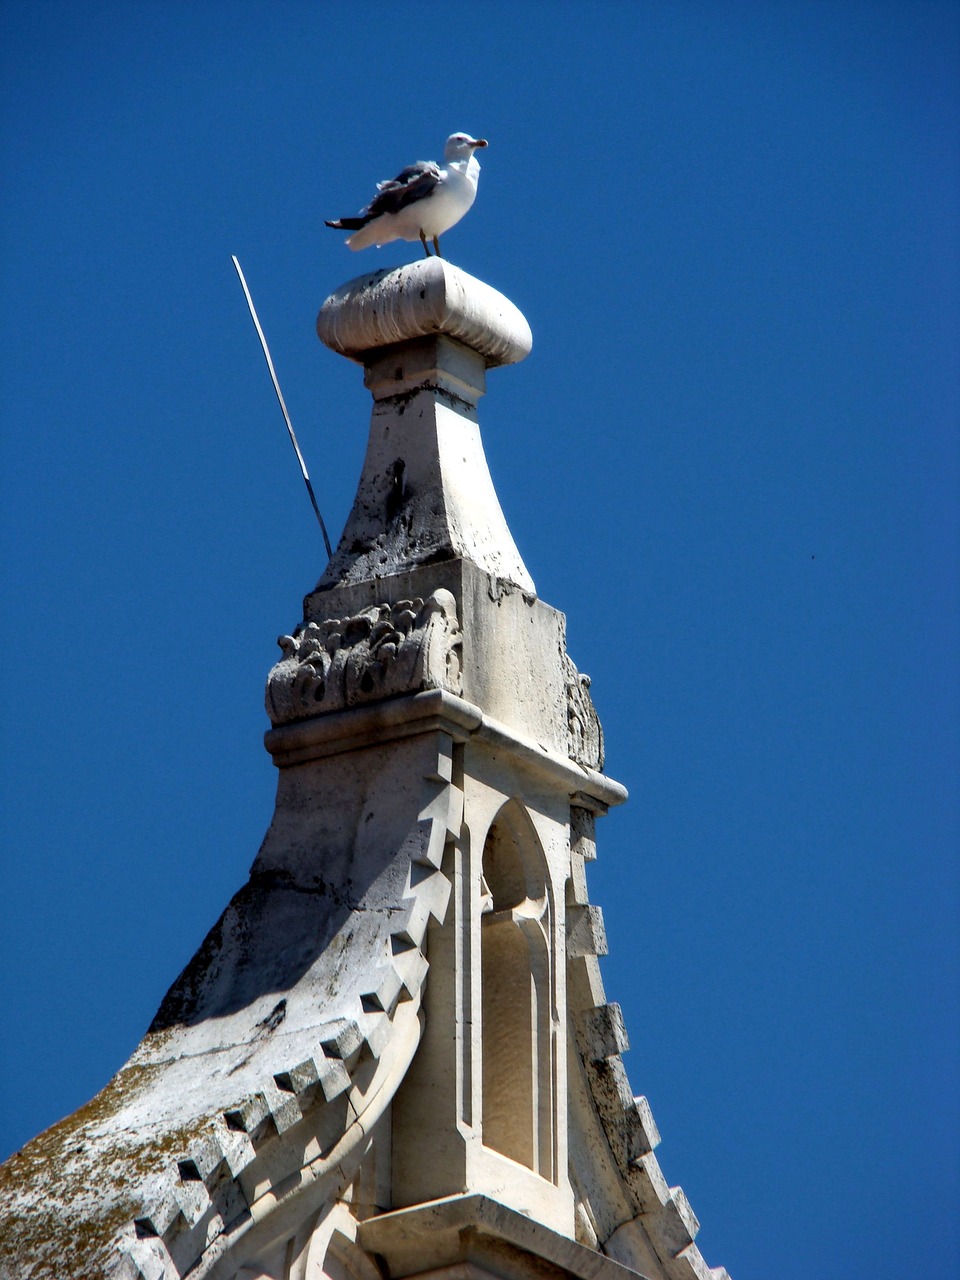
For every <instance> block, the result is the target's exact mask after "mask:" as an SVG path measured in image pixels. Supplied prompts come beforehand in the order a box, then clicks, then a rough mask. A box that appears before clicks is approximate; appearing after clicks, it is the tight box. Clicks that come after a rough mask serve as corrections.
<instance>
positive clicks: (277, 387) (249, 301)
mask: <svg viewBox="0 0 960 1280" xmlns="http://www.w3.org/2000/svg"><path fill="white" fill-rule="evenodd" d="M230 256H231V258H232V259H233V265H234V266H235V267H236V269H237V275H238V276H239V277H240V284H241V285H242V286H243V296H244V297H245V298H246V300H247V306H248V307H249V308H250V318H251V319H252V320H253V323H254V327H255V328H256V331H257V337H258V338H259V339H260V346H261V347H262V348H263V356H264V359H265V360H266V362H267V368H268V369H269V370H270V377H271V378H272V379H273V389H274V391H275V392H276V393H277V399H278V400H279V401H280V409H281V411H282V413H283V420H284V422H285V423H286V424H287V431H288V432H289V433H290V443H291V444H292V445H293V448H294V452H295V453H296V455H297V461H298V462H299V463H300V471H301V473H302V475H303V483H304V484H305V485H306V486H307V493H308V494H309V495H310V501H311V502H312V504H313V509H314V511H315V512H316V515H317V520H318V521H319V524H320V532H321V533H322V534H323V545H324V546H325V547H326V548H327V558H328V559H330V560H332V559H333V548H332V547H331V546H330V539H329V538H328V537H327V526H326V525H325V524H324V523H323V516H322V515H321V514H320V508H319V507H318V506H317V497H316V494H315V493H314V492H313V485H312V484H311V483H310V477H309V475H308V474H307V464H306V463H305V462H304V460H303V454H302V453H301V452H300V446H299V444H297V436H296V432H295V431H294V429H293V423H292V422H291V421H290V415H289V413H287V406H286V405H285V404H284V402H283V392H282V391H281V390H280V383H279V382H278V381H277V372H276V370H275V369H274V367H273V360H272V359H271V358H270V348H269V347H268V346H267V340H266V338H265V337H264V336H263V329H262V327H261V325H260V319H259V317H258V316H257V309H256V307H255V306H254V305H253V299H252V298H251V297H250V290H249V289H248V288H247V282H246V280H245V279H244V276H243V271H242V270H241V268H240V263H239V262H238V261H237V257H236V254H231V255H230Z"/></svg>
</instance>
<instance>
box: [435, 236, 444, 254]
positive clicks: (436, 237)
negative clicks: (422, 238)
mask: <svg viewBox="0 0 960 1280" xmlns="http://www.w3.org/2000/svg"><path fill="white" fill-rule="evenodd" d="M433 247H434V249H435V250H436V254H437V257H438V258H442V257H443V254H442V253H441V252H440V237H439V236H434V237H433Z"/></svg>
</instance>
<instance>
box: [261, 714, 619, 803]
mask: <svg viewBox="0 0 960 1280" xmlns="http://www.w3.org/2000/svg"><path fill="white" fill-rule="evenodd" d="M436 729H442V730H443V731H444V732H446V733H449V734H450V736H451V737H452V738H453V739H454V741H455V742H467V741H471V740H472V741H476V742H481V743H485V744H488V745H490V746H492V747H496V748H499V749H502V750H504V751H506V752H509V753H510V754H511V755H512V756H513V757H514V759H515V760H516V761H517V763H518V764H520V765H521V767H523V768H525V769H528V770H531V771H533V772H535V773H539V774H540V775H541V776H542V777H545V778H548V779H549V780H550V781H551V782H552V784H553V785H554V786H559V787H563V788H564V789H565V790H566V792H567V794H568V795H570V796H571V797H573V796H579V797H580V798H579V800H578V803H579V804H581V805H582V806H583V807H585V808H592V809H594V811H595V812H604V811H605V810H606V809H608V808H610V807H612V806H613V805H617V804H622V803H623V802H624V801H625V800H626V798H627V790H626V787H624V786H622V785H621V784H620V783H619V782H615V781H614V780H613V779H612V778H608V777H607V776H606V775H605V774H602V773H598V772H597V770H595V769H591V768H589V767H588V766H586V765H580V764H577V763H576V762H575V761H574V760H571V759H569V758H568V757H565V756H561V755H559V754H557V753H556V752H554V751H549V750H548V749H547V748H546V747H543V746H541V745H540V744H539V743H537V742H534V741H532V740H531V739H530V738H527V737H524V736H523V735H522V734H519V733H517V732H515V731H514V730H513V729H509V728H507V726H506V725H504V724H501V723H500V722H499V721H497V720H494V719H492V718H491V717H490V716H487V715H485V714H484V712H483V711H481V710H480V708H479V707H476V706H474V705H473V704H472V703H470V702H467V701H465V700H464V699H463V698H459V697H457V696H456V695H455V694H452V693H448V692H447V691H446V690H445V689H428V690H424V691H422V692H420V693H413V694H408V695H407V696H405V697H399V698H391V699H386V700H384V701H381V702H376V703H372V704H371V705H369V706H360V707H352V708H349V709H348V710H345V711H334V712H330V713H329V714H327V715H322V716H316V717H314V718H313V719H312V720H300V721H297V722H295V723H294V724H285V725H278V726H277V727H276V728H274V729H269V730H268V731H267V733H266V734H265V735H264V743H265V745H266V748H267V750H268V751H269V752H270V754H271V755H272V756H273V759H274V763H275V764H276V765H277V766H278V767H281V768H282V767H284V766H286V765H293V764H304V763H306V762H307V761H309V760H319V759H322V758H323V757H325V756H332V755H338V754H339V753H340V752H343V751H355V750H357V749H359V748H361V747H367V746H369V745H370V744H371V743H372V742H390V741H392V740H393V739H396V738H406V737H411V736H413V735H415V734H420V733H429V732H431V731H432V730H436Z"/></svg>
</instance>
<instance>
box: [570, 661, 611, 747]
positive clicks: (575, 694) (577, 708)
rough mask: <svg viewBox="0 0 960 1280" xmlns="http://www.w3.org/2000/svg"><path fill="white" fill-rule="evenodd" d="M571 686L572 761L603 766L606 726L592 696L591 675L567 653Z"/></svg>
mask: <svg viewBox="0 0 960 1280" xmlns="http://www.w3.org/2000/svg"><path fill="white" fill-rule="evenodd" d="M563 658H564V678H565V681H566V685H567V741H568V751H569V753H570V758H571V760H576V762H577V764H582V765H586V766H587V767H588V768H590V769H602V768H603V729H602V728H601V727H600V717H599V716H598V715H597V709H596V707H595V706H594V705H593V699H592V698H591V697H590V677H589V676H585V675H581V673H580V672H579V671H578V670H577V668H576V667H575V666H574V664H573V661H572V660H571V658H570V655H569V654H566V653H565V654H564V655H563Z"/></svg>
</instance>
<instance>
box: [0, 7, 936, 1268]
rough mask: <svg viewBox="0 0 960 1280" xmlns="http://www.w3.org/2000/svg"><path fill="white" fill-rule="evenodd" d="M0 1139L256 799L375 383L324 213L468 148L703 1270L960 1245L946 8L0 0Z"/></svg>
mask: <svg viewBox="0 0 960 1280" xmlns="http://www.w3.org/2000/svg"><path fill="white" fill-rule="evenodd" d="M0 62H2V77H0V80H2V83H0V108H2V109H0V142H2V156H3V175H2V183H3V211H2V213H0V234H2V255H0V281H2V292H3V297H4V307H3V310H2V315H0V341H2V350H3V352H4V357H5V358H4V371H3V378H2V385H0V405H2V414H3V449H4V458H3V495H2V517H0V518H2V536H3V593H4V606H5V607H4V609H3V617H2V632H0V634H2V640H3V648H4V662H3V672H4V677H3V679H4V684H3V694H4V701H3V707H4V730H5V731H4V738H3V741H4V748H5V750H4V754H5V760H4V772H5V775H6V780H7V798H6V801H5V805H4V813H3V817H4V826H5V840H4V846H5V865H4V887H3V904H4V906H3V913H4V917H5V920H4V925H3V936H2V956H0V959H2V972H3V993H2V1013H0V1017H2V1020H3V1027H2V1032H0V1040H2V1058H0V1069H2V1079H0V1154H2V1155H6V1154H8V1153H9V1152H10V1151H12V1150H13V1149H15V1148H16V1147H17V1146H18V1145H19V1144H21V1143H23V1142H24V1141H26V1140H27V1139H28V1138H30V1137H31V1136H32V1135H33V1134H34V1133H36V1132H38V1131H39V1130H40V1129H42V1128H44V1127H45V1126H46V1125H48V1124H50V1123H52V1122H54V1121H55V1120H57V1119H59V1118H60V1117H61V1116H62V1115H64V1114H66V1113H68V1112H70V1111H72V1110H73V1109H75V1108H76V1107H77V1106H79V1105H80V1104H81V1103H83V1102H84V1101H85V1100H86V1099H87V1098H89V1097H90V1096H91V1095H92V1094H93V1093H94V1092H95V1091H96V1090H97V1089H98V1088H100V1087H101V1086H102V1085H103V1084H104V1083H105V1082H106V1081H107V1079H108V1078H109V1077H110V1076H111V1075H112V1074H113V1072H114V1071H115V1070H116V1069H117V1068H118V1067H119V1066H120V1065H121V1064H122V1062H123V1061H124V1060H125V1058H126V1057H127V1055H128V1054H129V1053H130V1051H131V1050H132V1049H133V1047H134V1045H135V1044H136V1042H137V1041H138V1039H139V1038H140V1036H141V1035H142V1033H143V1031H144V1029H145V1028H146V1026H147V1025H148V1023H149V1021H150V1019H151V1017H152V1015H153V1012H154V1011H155V1008H156V1006H157V1005H158V1004H159V1001H160V999H161V997H162V996H163V993H164V991H165V989H166V987H167V986H168V985H169V983H170V982H171V981H172V980H173V979H174V977H175V976H176V974H177V973H178V971H179V970H180V968H181V967H182V966H183V965H184V964H185V963H186V961H187V960H188V959H189V958H190V956H191V955H192V953H193V951H194V950H195V948H196V947H197V945H198V944H199V942H200V941H201V939H202V937H203V935H204V933H205V932H206V930H207V929H208V928H209V926H210V925H211V924H212V923H213V922H214V920H215V919H216V917H217V915H218V914H219V912H220V910H221V909H222V907H223V906H224V905H225V903H226V901H227V900H228V898H229V897H230V895H231V894H232V893H233V892H234V891H235V889H236V888H237V887H238V886H239V885H240V884H241V883H242V881H243V880H244V878H245V876H246V873H247V870H248V868H249V865H250V863H251V862H252V860H253V858H254V856H255V854H256V851H257V847H258V845H259V841H260V839H261V837H262V834H263V832H264V831H265V829H266V826H267V824H268V822H269V818H270V814H271V812H272V803H273V788H274V785H275V778H274V774H273V767H272V765H271V763H270V760H269V757H268V756H267V755H266V753H265V752H264V750H263V746H262V741H261V735H262V732H263V729H264V728H265V726H266V719H265V715H264V712H263V709H262V701H261V695H262V685H263V680H264V677H265V675H266V672H267V670H268V669H269V667H270V666H271V665H272V663H273V662H274V661H275V658H276V656H277V652H278V651H277V650H276V649H275V646H274V637H275V636H277V635H278V634H280V633H282V632H284V631H288V630H289V629H290V628H291V627H292V626H293V625H294V624H295V623H296V622H297V621H298V619H299V616H300V601H301V597H302V596H303V594H304V593H305V592H306V591H308V590H309V589H310V588H311V587H312V585H313V584H314V582H315V581H316V579H317V578H318V577H319V575H320V572H321V571H322V569H323V565H324V557H323V552H322V544H321V543H320V540H319V537H318V534H317V530H316V526H315V523H314V521H313V517H312V514H311V512H310V508H309V505H308V504H307V501H306V498H305V495H304V493H303V490H302V485H301V481H300V477H299V474H298V472H297V468H296V463H295V460H294V458H293V455H292V453H291V452H290V449H289V444H288V441H287V439H286V436H285V432H284V430H283V424H282V421H281V419H280V417H279V414H278V412H277V408H276V405H275V403H274V401H273V392H272V390H271V388H270V385H269V381H268V379H267V375H266V372H265V369H264V368H263V365H262V358H261V356H260V353H259V349H258V347H257V344H256V338H255V335H254V333H253V330H252V327H251V325H250V321H249V318H248V316H247V313H246V308H245V305H244V302H243V297H242V294H241V293H240V290H239V286H238V284H237V281H236V278H235V276H234V273H233V269H232V267H231V264H230V255H231V254H232V253H236V254H237V255H238V256H239V258H240V260H241V262H242V264H243V266H244V269H245V271H246V274H247V278H248V281H249V283H250V286H251V289H252V291H253V295H254V298H255V300H256V302H257V305H258V308H259V311H260V315H261V319H262V321H263V324H264V327H265V329H266V332H267V335H268V338H269V340H270V343H271V347H272V349H273V355H274V359H275V362H276V365H277V369H278V372H279V375H280V378H281V381H282V384H283V388H284V393H285V396H286V399H287V403H288V405H289V407H290V410H291V413H292V416H293V420H294V423H295V425H296V426H297V429H298V432H299V435H300V438H301V444H302V447H303V450H304V453H305V455H306V457H307V461H308V463H309V465H310V468H311V472H312V475H313V478H314V482H315V487H316V489H317V492H318V495H319V498H320V502H321V507H322V509H323V511H324V514H325V517H326V519H327V522H328V524H329V525H330V527H331V532H334V531H336V532H339V529H340V528H341V527H342V523H343V520H344V518H345V516H346V513H347V511H348V510H349V506H350V503H351V500H352V497H353V490H354V486H355V483H356V479H357V477H358V474H359V468H360V461H361V458H362V454H363V449H364V444H365V439H366V427H367V420H368V412H369V409H368V404H369V402H368V397H367V394H366V393H365V392H364V391H363V388H362V386H361V380H360V374H359V371H358V370H357V369H356V368H355V367H354V366H352V365H350V364H349V363H348V362H347V361H344V360H342V359H339V358H338V357H336V356H334V355H333V354H332V353H330V352H328V351H326V350H325V349H324V348H323V347H321V345H320V344H319V343H318V341H317V339H316V336H315V333H314V319H315V316H316V312H317V310H318V309H319V306H320V303H321V302H322V301H323V299H324V297H325V296H326V295H327V294H328V293H329V292H330V291H331V290H332V289H333V288H335V287H336V286H337V285H339V284H341V283H343V282H344V281H345V280H347V279H349V278H350V277H351V276H353V275H356V274H358V273H360V272H361V271H363V270H366V269H368V268H372V267H373V266H375V265H389V264H395V263H399V262H402V261H404V260H406V259H407V257H408V256H409V254H410V253H411V252H412V247H405V246H401V245H395V246H391V247H388V248H385V249H384V250H382V251H380V252H379V253H377V252H376V251H373V250H370V251H367V252H365V253H364V254H362V255H358V256H354V255H352V254H350V253H349V252H348V251H347V250H345V249H344V248H343V246H342V243H341V240H342V237H341V236H340V235H338V234H337V233H335V232H332V231H329V230H327V229H326V228H324V226H323V225H322V220H323V218H324V217H335V216H338V215H340V214H343V213H348V212H350V211H352V210H354V209H356V208H358V207H359V206H360V205H361V204H363V203H364V202H365V201H366V199H367V198H368V197H369V195H370V194H371V192H372V184H373V182H374V181H376V180H378V179H380V178H384V177H388V176H391V175H392V174H393V173H395V172H396V171H397V170H398V169H399V168H400V167H401V166H402V165H404V164H407V163H409V162H410V161H412V160H414V159H417V158H429V157H432V156H436V155H438V154H439V151H440V148H441V147H442V143H443V139H444V138H445V136H446V135H447V134H448V133H449V132H451V131H453V130H455V129H465V130H469V131H472V132H475V133H477V134H482V135H483V136H485V137H487V138H489V140H490V146H489V148H488V150H487V151H486V152H484V153H483V154H482V156H481V160H482V163H483V175H482V179H481V184H480V193H479V198H478V201H477V204H476V206H475V208H474V210H473V211H472V212H471V214H470V215H469V217H468V218H467V219H466V220H465V221H464V222H463V223H462V224H461V225H460V226H459V227H458V228H456V229H455V230H454V231H452V232H451V233H450V234H449V236H448V237H447V238H446V239H445V241H444V249H445V252H446V253H447V255H448V256H449V257H450V258H451V259H452V260H453V261H454V262H456V263H457V264H458V265H459V266H462V267H463V268H464V269H465V270H467V271H469V272H471V273H473V274H475V275H477V276H479V277H481V278H482V279H484V280H486V281H488V282H489V283H490V284H492V285H494V286H495V287H497V288H499V289H501V290H502V291H503V292H504V293H506V294H507V295H508V296H509V297H510V298H511V299H512V300H513V301H514V302H516V303H517V305H518V306H520V307H521V309H522V310H523V311H524V313H525V314H526V315H527V317H528V319H529V320H530V323H531V326H532V329H533V333H534V352H533V354H532V356H531V357H530V358H529V360H528V361H526V362H525V363H524V364H523V365H520V366H518V367H516V368H511V369H504V370H500V371H496V372H494V373H493V374H492V375H491V376H490V378H489V386H488V396H487V399H486V400H485V401H484V402H483V403H482V405H481V425H482V429H483V434H484V440H485V444H486V448H487V453H488V457H489V459H490V465H491V469H492V472H493V475H494V480H495V483H496V485H497V489H498V493H499V495H500V499H501V503H502V505H503V508H504V511H505V512H506V515H507V519H508V521H509V523H510V525H511V528H512V530H513V532H514V535H515V538H516V541H517V543H518V545H519V547H520V550H521V553H522V555H523V556H524V559H525V561H526V563H527V566H528V567H529V569H530V571H531V573H532V574H533V577H534V579H535V581H536V583H537V586H538V590H539V593H540V595H541V596H542V597H543V598H544V599H545V600H546V601H548V602H549V603H550V604H553V605H555V606H556V607H558V608H560V609H562V610H563V611H564V612H565V613H566V614H567V618H568V632H569V643H570V649H571V652H572V654H573V656H574V658H575V660H576V661H577V663H578V665H579V666H580V667H581V669H584V670H586V671H588V672H589V673H590V674H591V676H592V677H593V681H594V684H593V691H594V694H595V696H596V701H597V704H598V707H599V709H600V712H601V716H602V718H603V722H604V727H605V731H606V738H607V764H608V771H609V772H610V773H611V775H612V776H614V777H615V778H617V779H618V780H620V781H622V782H624V783H625V784H626V785H627V786H628V787H629V788H630V791H631V801H630V803H629V805H627V806H626V807H625V808H624V809H622V810H619V811H617V812H615V813H613V814H611V815H610V816H609V817H608V818H606V819H605V820H604V822H603V824H602V825H601V827H600V830H599V838H600V857H599V861H598V863H597V864H596V865H595V867H594V868H592V879H591V891H592V896H593V898H594V900H595V901H597V902H599V903H600V905H602V907H603V908H604V912H605V917H606V921H607V928H608V934H609V937H610V944H611V954H610V956H609V957H608V958H607V960H606V961H605V964H604V974H605V980H606V984H607V989H608V994H609V997H610V998H611V999H615V1000H618V1001H620V1003H621V1004H622V1005H623V1008H624V1013H625V1018H626V1023H627V1027H628V1030H629V1033H630V1037H631V1042H632V1049H631V1052H630V1054H629V1055H628V1058H627V1065H628V1069H629V1071H630V1076H631V1081H632V1084H633V1086H634V1089H635V1090H636V1091H637V1092H643V1093H645V1094H647V1096H648V1097H649V1098H650V1100H651V1104H652V1107H653V1110H654V1114H655V1116H656V1118H657V1121H658V1123H659V1126H660V1129H661V1131H662V1133H663V1135H664V1137H663V1144H662V1146H661V1148H660V1150H659V1156H660V1160H661V1164H662V1166H663V1168H664V1171H665V1173H666V1175H667V1177H668V1179H669V1180H670V1182H671V1183H678V1182H679V1183H681V1184H682V1185H683V1187H684V1189H685V1190H686V1191H687V1193H688V1195H689V1197H690V1199H691V1201H692V1203H693V1206H694V1208H695V1210H696V1211H697V1213H698V1215H699V1216H700V1219H701V1222H702V1230H701V1234H700V1238H699V1242H700V1245H701V1248H702V1249H703V1252H704V1254H705V1255H706V1257H707V1259H708V1261H709V1262H710V1263H711V1264H713V1265H717V1264H720V1263H722V1264H724V1265H726V1266H727V1267H728V1268H729V1270H730V1272H731V1274H732V1276H733V1277H734V1280H760V1278H761V1277H769V1276H773V1275H776V1276H777V1277H778V1278H779V1280H794V1278H796V1280H800V1277H803V1278H804V1280H807V1277H810V1276H817V1277H825V1278H829V1277H838V1278H839V1277H842V1278H844V1280H846V1278H849V1277H859V1276H863V1277H867V1276H869V1277H871V1280H893V1278H894V1277H897V1278H898V1280H899V1277H901V1276H903V1275H923V1276H924V1277H939V1276H944V1277H946V1276H952V1275H954V1274H955V1270H954V1269H955V1266H956V1260H957V1255H958V1252H960V1248H958V1246H960V1240H958V1235H957V1232H958V1227H957V1215H956V1205H957V1202H958V1193H960V1185H958V1184H960V1178H958V1157H957V1151H958V1147H960V1117H958V1102H957V1098H958V1096H960V1090H958V1088H957V1068H958V1063H960V1017H958V1013H960V1010H958V1003H960V1001H958V992H960V940H958V907H960V886H958V868H957V848H958V843H960V840H958V837H960V795H958V766H960V740H958V739H960V734H958V711H960V707H958V702H960V698H958V681H957V656H956V655H957V648H958V642H960V603H958V559H960V556H958V546H960V535H958V526H960V498H958V495H960V459H958V452H960V450H958V432H957V428H958V416H960V415H958V407H960V377H958V363H957V351H958V350H960V305H958V301H960V270H958V251H957V247H958V243H960V239H958V232H960V178H958V173H960V166H958V154H957V153H958V138H960V90H958V84H960V77H958V74H957V73H958V69H960V7H958V5H957V4H955V3H952V4H946V3H930V2H928V0H910V2H909V3H907V2H905V0H904V2H901V3H882V2H881V0H862V2H859V0H833V3H820V2H818V0H809V2H805V0H796V2H795V3H789V4H788V3H778V2H777V0H768V2H765V3H761V2H760V0H754V2H753V3H749V2H747V0H740V2H735V0H715V2H713V3H707V2H706V0H704V2H703V3H693V2H691V0H673V2H671V3H667V2H666V0H646V2H645V3H643V4H632V5H631V4H626V3H622V4H607V5H598V6H589V7H588V6H586V5H564V4H555V5H546V4H543V5H539V4H529V5H516V4H514V5H506V4H493V3H491V4H475V5H469V6H468V5H462V4H458V3H446V4H443V5H440V4H412V5H408V6H393V5H387V4H377V3H374V4H371V5H368V6H366V7H365V8H363V9H361V8H360V7H359V6H333V5H329V6H328V5H320V4H307V3H295V2H291V3H287V4H284V5H277V6H267V5H255V4H251V3H244V2H243V0H240V2H236V0H234V2H232V3H226V0H198V2H197V3H192V4H189V5H188V4H175V3H166V4H152V3H136V4H119V3H102V4H97V3H85V4H82V5H79V4H68V3H43V0H39V2H38V0H33V2H32V3H23V2H22V0H7V2H6V3H5V4H4V5H3V7H2V8H0Z"/></svg>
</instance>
